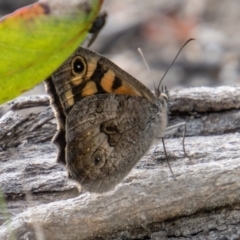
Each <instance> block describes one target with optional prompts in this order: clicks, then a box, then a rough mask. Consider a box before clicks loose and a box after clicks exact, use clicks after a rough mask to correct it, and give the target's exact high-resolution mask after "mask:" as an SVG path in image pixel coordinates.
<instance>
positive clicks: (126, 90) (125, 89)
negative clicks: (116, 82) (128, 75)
mask: <svg viewBox="0 0 240 240" xmlns="http://www.w3.org/2000/svg"><path fill="white" fill-rule="evenodd" d="M113 93H115V94H126V95H133V96H140V94H139V93H138V92H137V91H135V89H134V88H130V87H129V86H124V85H123V86H121V87H119V88H117V89H115V90H114V91H113Z"/></svg>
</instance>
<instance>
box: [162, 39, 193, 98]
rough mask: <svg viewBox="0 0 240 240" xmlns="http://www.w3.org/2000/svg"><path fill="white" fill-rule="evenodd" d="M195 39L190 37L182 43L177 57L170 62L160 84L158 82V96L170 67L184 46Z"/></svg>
mask: <svg viewBox="0 0 240 240" xmlns="http://www.w3.org/2000/svg"><path fill="white" fill-rule="evenodd" d="M193 40H195V39H194V38H190V39H188V40H187V41H186V42H185V43H184V44H183V45H182V47H181V48H180V50H179V51H178V53H177V55H176V56H175V58H174V59H173V61H172V62H171V63H170V65H169V66H168V68H167V70H166V72H165V73H164V74H163V76H162V78H161V80H160V82H159V84H158V88H157V96H158V97H159V96H160V92H161V90H160V86H161V84H162V81H163V79H164V77H165V76H166V74H167V73H168V71H169V69H170V68H171V67H172V65H173V64H174V62H175V61H176V59H177V57H178V55H179V54H180V52H181V51H182V50H183V48H184V47H185V46H186V45H187V44H188V43H189V42H191V41H193Z"/></svg>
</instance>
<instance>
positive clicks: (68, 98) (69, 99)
mask: <svg viewBox="0 0 240 240" xmlns="http://www.w3.org/2000/svg"><path fill="white" fill-rule="evenodd" d="M73 104H74V99H73V94H72V91H71V90H68V91H66V92H65V93H64V106H65V109H67V108H69V107H71V106H73Z"/></svg>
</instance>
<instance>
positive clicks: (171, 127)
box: [165, 122, 192, 161]
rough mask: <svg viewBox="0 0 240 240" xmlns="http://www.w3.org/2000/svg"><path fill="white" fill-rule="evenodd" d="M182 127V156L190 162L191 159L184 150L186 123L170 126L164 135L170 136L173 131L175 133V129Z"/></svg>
mask: <svg viewBox="0 0 240 240" xmlns="http://www.w3.org/2000/svg"><path fill="white" fill-rule="evenodd" d="M181 126H184V130H183V140H182V144H183V152H184V155H185V156H186V157H187V158H188V159H189V160H190V161H192V159H191V158H190V157H189V156H188V154H187V152H186V149H185V138H186V123H185V122H183V123H178V124H175V125H172V126H170V127H167V130H166V133H165V134H170V133H173V132H174V131H176V129H178V128H179V127H181Z"/></svg>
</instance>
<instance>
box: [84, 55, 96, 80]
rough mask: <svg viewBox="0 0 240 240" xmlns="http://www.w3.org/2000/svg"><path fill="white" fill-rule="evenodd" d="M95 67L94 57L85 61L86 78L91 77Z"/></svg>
mask: <svg viewBox="0 0 240 240" xmlns="http://www.w3.org/2000/svg"><path fill="white" fill-rule="evenodd" d="M96 68H97V61H96V60H95V59H92V61H91V62H88V63H87V73H86V80H88V79H90V78H91V76H92V75H93V73H94V71H95V69H96Z"/></svg>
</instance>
